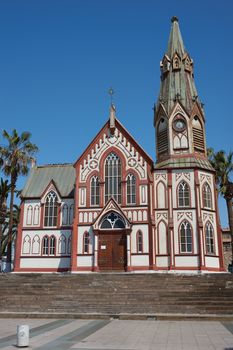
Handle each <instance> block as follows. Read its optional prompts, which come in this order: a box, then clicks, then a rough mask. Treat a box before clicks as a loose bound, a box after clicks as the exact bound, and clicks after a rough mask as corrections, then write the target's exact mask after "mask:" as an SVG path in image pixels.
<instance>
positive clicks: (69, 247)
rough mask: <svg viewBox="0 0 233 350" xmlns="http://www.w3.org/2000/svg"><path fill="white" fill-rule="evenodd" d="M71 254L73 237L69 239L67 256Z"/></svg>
mask: <svg viewBox="0 0 233 350" xmlns="http://www.w3.org/2000/svg"><path fill="white" fill-rule="evenodd" d="M70 253H71V236H70V237H69V238H68V245H67V254H70Z"/></svg>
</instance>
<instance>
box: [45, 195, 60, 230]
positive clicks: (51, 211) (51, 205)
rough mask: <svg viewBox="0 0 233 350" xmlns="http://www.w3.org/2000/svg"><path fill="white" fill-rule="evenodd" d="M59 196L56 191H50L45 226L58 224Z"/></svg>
mask: <svg viewBox="0 0 233 350" xmlns="http://www.w3.org/2000/svg"><path fill="white" fill-rule="evenodd" d="M57 213H58V198H57V195H56V193H55V192H54V191H50V192H49V194H48V195H47V197H46V200H45V214H44V226H49V227H54V226H57Z"/></svg>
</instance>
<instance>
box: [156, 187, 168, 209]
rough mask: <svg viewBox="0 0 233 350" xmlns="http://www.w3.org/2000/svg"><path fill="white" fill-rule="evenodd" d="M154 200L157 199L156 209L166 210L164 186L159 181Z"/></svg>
mask: <svg viewBox="0 0 233 350" xmlns="http://www.w3.org/2000/svg"><path fill="white" fill-rule="evenodd" d="M156 188H157V191H156V198H157V208H159V209H164V208H166V205H167V203H166V202H167V201H166V186H165V183H164V182H163V181H159V182H158V184H157V187H156Z"/></svg>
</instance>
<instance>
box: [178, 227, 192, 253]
mask: <svg viewBox="0 0 233 350" xmlns="http://www.w3.org/2000/svg"><path fill="white" fill-rule="evenodd" d="M192 241H193V239H192V228H191V225H190V223H189V222H188V221H183V222H182V224H181V225H180V252H181V253H192V251H193V243H192Z"/></svg>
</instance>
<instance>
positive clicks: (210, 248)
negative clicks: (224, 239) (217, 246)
mask: <svg viewBox="0 0 233 350" xmlns="http://www.w3.org/2000/svg"><path fill="white" fill-rule="evenodd" d="M205 247H206V254H214V229H213V226H212V225H211V223H210V222H208V223H207V224H206V225H205Z"/></svg>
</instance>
